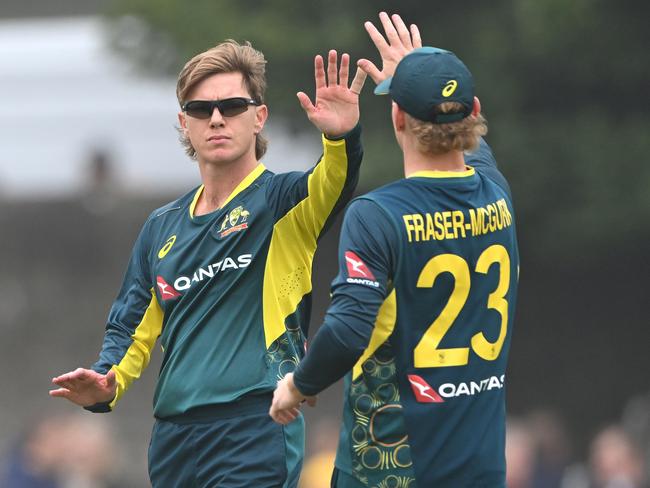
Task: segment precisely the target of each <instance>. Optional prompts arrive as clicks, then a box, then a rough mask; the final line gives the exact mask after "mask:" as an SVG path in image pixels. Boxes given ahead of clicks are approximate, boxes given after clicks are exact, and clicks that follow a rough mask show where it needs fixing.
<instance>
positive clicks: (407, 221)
mask: <svg viewBox="0 0 650 488" xmlns="http://www.w3.org/2000/svg"><path fill="white" fill-rule="evenodd" d="M402 219H404V226H405V227H406V235H407V236H408V238H409V242H412V241H413V237H412V235H411V234H412V232H413V231H414V230H415V227H413V216H412V215H402Z"/></svg>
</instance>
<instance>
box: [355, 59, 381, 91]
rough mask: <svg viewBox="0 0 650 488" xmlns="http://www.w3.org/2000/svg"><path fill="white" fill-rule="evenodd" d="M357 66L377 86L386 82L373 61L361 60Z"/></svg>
mask: <svg viewBox="0 0 650 488" xmlns="http://www.w3.org/2000/svg"><path fill="white" fill-rule="evenodd" d="M357 66H358V67H359V68H361V69H362V70H363V71H364V72H365V73H366V74H367V75H368V76H370V78H372V81H374V82H375V84H376V85H378V84H379V83H381V82H382V81H384V78H386V77H385V76H384V75H383V74H382V72H381V71H379V69H378V68H377V66H375V64H374V63H373V62H372V61H369V60H367V59H360V60H359V61H357Z"/></svg>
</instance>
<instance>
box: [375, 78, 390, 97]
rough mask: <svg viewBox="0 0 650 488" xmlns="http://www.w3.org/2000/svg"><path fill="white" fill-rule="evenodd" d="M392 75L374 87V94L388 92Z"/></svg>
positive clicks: (386, 93)
mask: <svg viewBox="0 0 650 488" xmlns="http://www.w3.org/2000/svg"><path fill="white" fill-rule="evenodd" d="M391 81H393V77H392V76H389V77H388V78H386V79H385V80H384V81H382V82H381V83H379V85H377V86H376V87H375V95H388V94H389V93H390V83H391Z"/></svg>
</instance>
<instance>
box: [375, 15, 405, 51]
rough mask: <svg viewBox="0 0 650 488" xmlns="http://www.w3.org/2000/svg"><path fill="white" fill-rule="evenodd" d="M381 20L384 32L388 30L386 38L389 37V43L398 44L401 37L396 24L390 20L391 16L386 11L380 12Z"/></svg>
mask: <svg viewBox="0 0 650 488" xmlns="http://www.w3.org/2000/svg"><path fill="white" fill-rule="evenodd" d="M379 20H380V21H381V25H383V26H384V32H386V38H387V39H388V43H389V44H390V45H391V46H395V45H396V44H399V43H400V37H399V35H398V34H397V30H396V29H395V26H394V25H393V23H392V22H391V20H390V17H389V16H388V14H387V13H386V12H379Z"/></svg>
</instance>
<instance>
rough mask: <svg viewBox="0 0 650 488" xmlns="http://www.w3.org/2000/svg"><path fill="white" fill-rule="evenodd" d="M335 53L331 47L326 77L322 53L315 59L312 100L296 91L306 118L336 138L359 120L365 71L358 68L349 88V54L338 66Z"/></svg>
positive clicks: (329, 135) (326, 133) (327, 134)
mask: <svg viewBox="0 0 650 488" xmlns="http://www.w3.org/2000/svg"><path fill="white" fill-rule="evenodd" d="M337 68H338V60H337V53H336V51H334V50H331V51H330V52H329V54H328V59H327V76H326V75H325V66H324V61H323V58H322V56H320V55H318V56H316V57H315V58H314V77H315V80H316V98H315V103H312V101H311V100H310V99H309V97H308V96H307V94H305V93H304V92H299V93H298V100H299V101H300V105H302V108H303V109H304V110H305V112H306V113H307V117H308V118H309V120H310V121H311V122H312V123H313V124H314V125H315V126H316V127H317V128H318V129H319V130H320V131H321V132H322V133H324V134H325V135H326V136H328V137H330V138H335V137H338V136H341V135H343V134H345V133H346V132H348V131H350V130H352V129H353V128H354V126H355V125H357V123H358V122H359V93H360V92H361V89H362V88H363V84H364V82H365V79H366V74H365V73H364V72H363V71H362V70H359V69H358V70H357V72H356V75H355V77H354V80H353V81H352V84H351V85H350V87H348V74H349V69H350V56H349V55H348V54H343V55H342V56H341V66H340V68H338V69H337Z"/></svg>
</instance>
